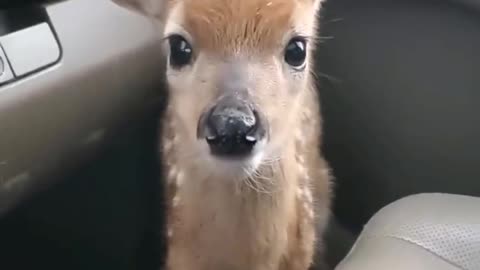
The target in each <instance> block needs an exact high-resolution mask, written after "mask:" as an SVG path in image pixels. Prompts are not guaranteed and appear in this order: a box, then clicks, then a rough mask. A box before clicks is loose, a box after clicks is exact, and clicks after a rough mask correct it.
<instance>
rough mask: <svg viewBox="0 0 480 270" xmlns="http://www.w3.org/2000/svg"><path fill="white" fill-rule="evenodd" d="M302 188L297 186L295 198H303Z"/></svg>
mask: <svg viewBox="0 0 480 270" xmlns="http://www.w3.org/2000/svg"><path fill="white" fill-rule="evenodd" d="M303 196H304V195H303V190H302V189H301V188H297V198H298V199H303Z"/></svg>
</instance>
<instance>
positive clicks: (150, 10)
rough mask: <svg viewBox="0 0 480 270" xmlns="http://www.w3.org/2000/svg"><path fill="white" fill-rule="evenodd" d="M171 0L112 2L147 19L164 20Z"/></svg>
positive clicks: (125, 0) (117, 0)
mask: <svg viewBox="0 0 480 270" xmlns="http://www.w3.org/2000/svg"><path fill="white" fill-rule="evenodd" d="M168 1H169V0H112V2H114V3H115V4H117V5H119V6H121V7H124V8H126V9H129V10H131V11H134V12H137V13H140V14H142V15H144V16H147V17H153V18H157V19H160V20H163V19H164V17H165V14H166V9H167V2H168Z"/></svg>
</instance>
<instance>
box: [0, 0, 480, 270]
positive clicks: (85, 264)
mask: <svg viewBox="0 0 480 270" xmlns="http://www.w3.org/2000/svg"><path fill="white" fill-rule="evenodd" d="M319 15H320V18H321V19H320V27H319V29H320V31H321V38H320V43H319V44H318V48H317V53H316V58H315V59H316V63H315V73H316V75H317V77H318V91H319V93H320V103H321V106H322V116H323V119H324V125H323V134H324V140H323V145H322V149H321V151H322V152H323V153H324V155H325V157H326V159H327V160H328V162H329V164H330V165H331V167H332V172H333V174H334V176H335V180H334V191H333V192H334V202H333V208H332V211H331V212H332V219H331V222H330V224H329V227H328V230H327V232H326V234H325V239H326V246H325V249H326V256H327V261H328V264H329V266H330V267H331V269H338V270H352V269H368V270H376V269H387V268H388V269H411V270H417V269H425V270H430V269H433V270H444V269H445V270H455V269H457V270H458V269H461V270H480V198H479V197H480V181H479V180H478V179H480V166H479V161H480V147H479V143H478V138H480V76H479V73H478V72H479V71H480V54H479V52H478V50H479V48H480V1H479V0H362V1H357V0H327V1H326V2H325V4H324V8H323V9H322V11H321V14H319ZM160 39H161V36H160V35H159V33H158V30H157V29H156V27H155V26H154V24H152V22H151V21H149V20H147V19H145V18H143V17H141V16H139V15H137V14H135V13H132V12H129V11H127V10H125V9H123V8H120V7H119V6H117V5H115V4H113V3H112V2H111V1H110V0H63V1H26V0H25V1H0V268H1V269H9V270H17V269H18V270H24V269H33V268H40V269H72V270H73V269H82V270H84V269H117V270H120V269H125V270H127V269H139V270H140V269H141V270H143V269H145V270H147V269H152V270H153V269H160V268H161V266H162V264H163V262H164V259H165V258H164V256H163V255H164V254H165V241H164V239H163V238H162V237H161V236H160V234H159V230H161V228H162V226H163V223H164V222H163V221H164V217H163V215H162V211H163V207H162V190H161V185H160V184H159V182H160V181H159V178H160V174H161V172H160V166H159V164H160V160H159V158H158V149H159V146H158V140H157V138H158V137H159V133H160V132H161V131H160V130H159V128H158V124H159V121H160V119H161V117H162V112H163V108H164V107H165V106H164V105H165V103H166V102H165V101H166V91H165V89H164V88H165V87H164V85H165V83H164V78H163V70H164V67H163V64H162V63H163V56H162V55H161V54H160V50H159V47H158V43H159V41H160ZM232 244H234V243H232Z"/></svg>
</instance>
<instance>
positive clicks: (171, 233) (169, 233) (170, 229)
mask: <svg viewBox="0 0 480 270" xmlns="http://www.w3.org/2000/svg"><path fill="white" fill-rule="evenodd" d="M167 236H168V238H172V236H173V229H172V228H169V229H168V232H167Z"/></svg>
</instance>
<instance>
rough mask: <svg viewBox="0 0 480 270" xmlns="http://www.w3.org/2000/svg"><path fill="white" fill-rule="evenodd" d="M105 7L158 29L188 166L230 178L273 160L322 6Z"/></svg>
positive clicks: (259, 0) (316, 1)
mask: <svg viewBox="0 0 480 270" xmlns="http://www.w3.org/2000/svg"><path fill="white" fill-rule="evenodd" d="M113 1H115V2H116V3H118V4H120V5H122V6H125V7H128V8H130V9H133V10H135V11H138V12H141V13H142V14H144V15H146V16H148V17H151V18H154V19H156V20H157V21H158V22H160V24H161V29H162V31H163V36H164V37H165V47H164V48H165V55H166V56H167V59H168V63H167V71H166V77H167V82H168V87H169V94H170V105H171V106H172V108H173V110H174V113H175V117H176V121H177V122H178V123H176V126H177V129H178V130H176V131H175V132H176V133H177V135H178V136H179V137H180V138H181V142H180V143H182V144H184V145H185V147H186V148H188V149H190V151H192V152H195V153H198V155H197V156H195V157H194V158H197V159H200V160H206V161H208V162H209V164H213V166H214V167H215V168H216V169H220V168H219V164H220V163H221V164H229V166H230V167H229V168H230V169H229V170H230V172H231V173H234V172H233V171H232V170H231V169H232V168H241V169H242V171H244V170H245V168H247V170H249V171H254V170H256V168H257V167H258V166H259V165H260V164H261V163H262V161H263V160H270V159H274V158H277V157H278V156H279V155H280V154H281V151H282V146H283V145H285V144H286V143H288V140H289V138H291V137H293V136H294V135H293V132H294V127H296V126H298V125H297V123H296V121H299V116H298V114H299V110H300V109H301V106H302V104H301V102H300V100H301V97H302V93H303V92H305V91H308V88H309V84H310V83H311V82H310V79H311V78H310V74H309V73H310V69H311V65H312V64H311V63H310V58H311V57H310V56H311V49H312V48H313V47H314V46H313V42H314V39H315V36H316V29H315V25H316V14H317V11H318V9H319V8H320V3H321V2H322V0H113ZM197 150H198V151H197ZM232 166H233V167H232ZM220 167H221V166H220Z"/></svg>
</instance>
